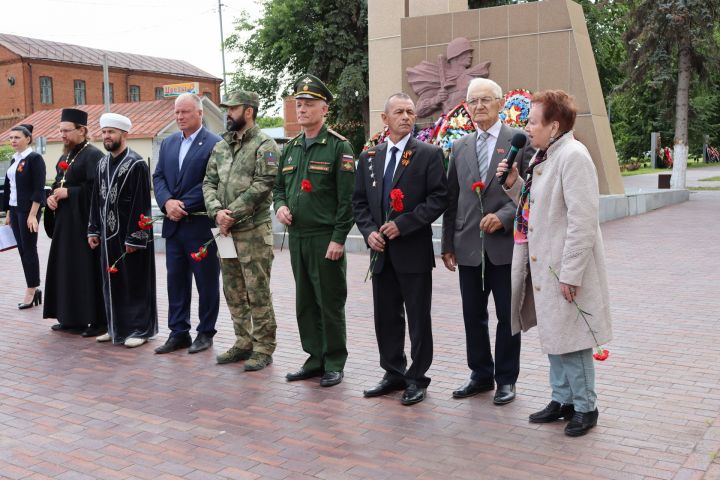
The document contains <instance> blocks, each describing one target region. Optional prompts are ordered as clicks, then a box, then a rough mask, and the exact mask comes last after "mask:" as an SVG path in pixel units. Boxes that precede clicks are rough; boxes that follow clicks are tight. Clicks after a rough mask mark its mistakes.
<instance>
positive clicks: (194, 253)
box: [190, 252, 202, 262]
mask: <svg viewBox="0 0 720 480" xmlns="http://www.w3.org/2000/svg"><path fill="white" fill-rule="evenodd" d="M190 258H192V259H193V260H195V261H196V262H199V261H200V260H202V257H201V256H199V255H198V254H197V252H192V253H191V254H190Z"/></svg>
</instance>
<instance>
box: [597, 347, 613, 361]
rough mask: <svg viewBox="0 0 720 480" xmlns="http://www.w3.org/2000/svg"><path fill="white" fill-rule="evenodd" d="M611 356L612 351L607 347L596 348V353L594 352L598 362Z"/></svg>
mask: <svg viewBox="0 0 720 480" xmlns="http://www.w3.org/2000/svg"><path fill="white" fill-rule="evenodd" d="M609 356H610V352H609V351H608V350H607V349H602V348H600V347H598V348H596V349H595V353H593V358H594V359H595V360H597V361H598V362H604V361H605V360H607V358H608V357H609Z"/></svg>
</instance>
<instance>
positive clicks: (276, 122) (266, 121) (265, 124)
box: [257, 117, 283, 128]
mask: <svg viewBox="0 0 720 480" xmlns="http://www.w3.org/2000/svg"><path fill="white" fill-rule="evenodd" d="M257 125H258V127H260V128H276V127H282V126H283V119H282V117H258V118H257Z"/></svg>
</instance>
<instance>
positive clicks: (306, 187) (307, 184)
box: [300, 180, 312, 193]
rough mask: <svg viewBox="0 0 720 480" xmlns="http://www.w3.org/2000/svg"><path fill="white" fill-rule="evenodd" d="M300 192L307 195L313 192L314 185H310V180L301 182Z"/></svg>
mask: <svg viewBox="0 0 720 480" xmlns="http://www.w3.org/2000/svg"><path fill="white" fill-rule="evenodd" d="M300 190H302V191H303V192H307V193H310V192H312V183H310V180H303V181H302V182H300Z"/></svg>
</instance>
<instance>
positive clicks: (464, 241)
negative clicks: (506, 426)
mask: <svg viewBox="0 0 720 480" xmlns="http://www.w3.org/2000/svg"><path fill="white" fill-rule="evenodd" d="M467 103H468V106H469V107H470V114H471V115H472V117H473V121H474V122H475V123H476V124H477V125H478V127H479V130H478V131H477V132H475V133H473V134H470V135H466V136H464V137H463V138H461V139H459V140H456V141H455V143H454V144H453V146H452V151H451V154H450V166H449V170H448V200H449V204H448V209H447V211H446V212H445V215H444V216H443V236H442V259H443V263H444V264H445V267H446V268H447V269H448V270H451V271H455V270H456V268H457V269H458V270H459V277H460V295H461V297H462V307H463V318H464V320H465V337H466V343H467V359H468V367H470V370H471V374H470V379H469V380H468V381H467V382H466V383H465V384H464V385H462V386H461V387H460V388H459V389H457V390H455V391H454V392H453V397H454V398H466V397H471V396H473V395H477V394H478V393H480V392H487V391H491V390H493V388H494V387H495V384H496V383H497V391H496V392H495V396H494V399H493V402H494V403H495V404H496V405H504V404H507V403H510V402H512V401H513V400H514V399H515V382H516V381H517V377H518V374H519V373H520V335H519V334H518V335H515V336H513V335H512V333H511V331H510V264H511V261H512V253H513V221H514V219H515V209H516V205H515V203H513V201H512V200H509V198H508V196H507V195H506V194H505V192H503V190H502V186H501V185H500V184H499V183H498V180H497V178H496V177H495V171H496V170H497V165H498V163H500V161H501V160H502V159H503V158H506V157H507V155H508V154H509V153H510V143H511V139H512V137H513V135H515V134H516V133H518V132H521V133H522V130H519V129H514V128H510V127H508V126H507V125H504V124H503V123H502V122H501V121H500V111H501V110H502V107H503V94H502V88H500V85H498V84H497V83H495V82H493V81H492V80H488V79H485V78H476V79H474V80H472V81H471V82H470V84H469V85H468V91H467ZM533 153H534V151H533V149H532V148H530V147H529V146H526V147H523V148H522V149H520V151H519V152H518V154H517V157H516V161H517V162H518V167H519V168H520V171H521V172H524V171H525V169H526V168H527V166H528V164H529V162H530V158H531V157H532V155H533ZM478 181H482V182H484V183H485V188H484V189H483V190H482V194H481V196H482V206H483V213H484V216H481V210H480V200H479V199H478V195H477V193H476V192H475V191H474V190H473V189H472V186H473V184H474V183H475V182H478ZM481 231H482V232H483V235H484V237H485V240H484V251H483V241H482V239H481V233H480V232H481ZM483 255H484V257H485V262H484V266H483V262H482V259H483ZM483 270H484V272H483ZM490 293H492V295H493V300H494V303H495V313H496V315H497V318H498V325H497V332H496V335H495V361H494V362H493V356H492V351H491V349H490V335H489V330H488V317H489V315H488V309H487V305H488V299H489V297H490Z"/></svg>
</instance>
